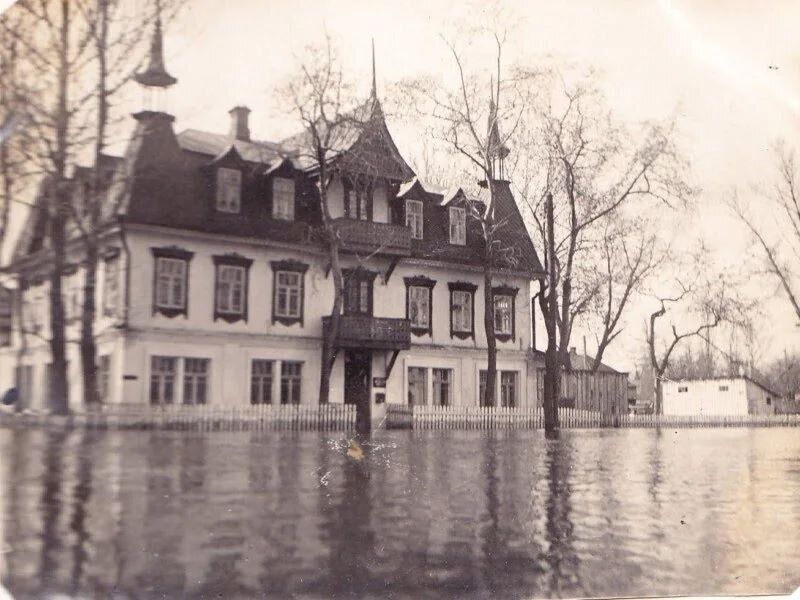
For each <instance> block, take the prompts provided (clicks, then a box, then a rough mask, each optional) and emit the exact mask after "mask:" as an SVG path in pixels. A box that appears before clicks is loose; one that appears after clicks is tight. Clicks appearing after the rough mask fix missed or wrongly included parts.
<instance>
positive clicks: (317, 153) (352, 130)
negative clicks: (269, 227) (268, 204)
mask: <svg viewBox="0 0 800 600" xmlns="http://www.w3.org/2000/svg"><path fill="white" fill-rule="evenodd" d="M285 95H286V96H287V97H288V98H289V99H290V101H291V103H292V108H293V111H294V112H295V114H296V116H297V117H298V118H299V119H300V122H301V123H302V126H303V133H302V134H301V135H299V136H297V137H296V138H294V139H292V140H291V141H290V142H289V143H288V144H287V145H289V146H291V147H293V148H294V149H295V150H296V154H295V158H296V159H298V160H300V161H303V162H308V163H310V164H311V165H312V170H313V171H314V174H315V177H316V183H317V192H318V196H319V209H320V215H321V219H322V224H321V235H322V239H323V242H324V244H325V245H326V247H327V250H328V258H329V260H330V272H331V275H332V277H333V289H334V295H333V305H332V307H331V312H330V318H329V320H328V326H327V329H326V331H325V334H324V335H323V343H322V361H321V366H320V383H319V399H320V400H319V401H320V403H322V404H325V403H327V402H328V399H329V396H330V377H331V372H332V369H333V363H334V360H335V358H336V340H337V338H338V335H339V321H340V316H341V313H342V304H343V287H344V281H343V274H342V263H341V256H340V255H341V250H342V242H341V237H340V232H339V228H338V227H337V226H336V222H335V220H334V218H333V216H332V213H331V205H330V201H329V186H330V184H331V183H332V182H333V180H334V177H335V176H336V175H337V174H338V173H339V172H340V167H341V166H342V165H341V162H337V159H339V158H341V157H343V156H345V155H346V153H347V152H348V151H349V150H351V148H352V146H353V143H354V142H355V141H356V139H357V138H358V135H359V133H360V132H361V131H363V129H364V127H365V126H366V124H367V123H368V122H369V121H370V120H371V119H372V118H373V117H376V116H377V115H376V112H375V111H380V110H381V108H380V104H379V102H378V99H377V97H376V94H375V89H374V85H373V94H372V96H371V98H370V99H369V100H368V101H367V103H366V104H363V105H362V106H359V107H355V108H354V106H355V101H354V96H353V93H352V87H351V86H350V85H349V84H348V83H347V82H346V80H345V77H344V74H343V73H342V70H341V67H340V65H339V61H338V57H337V56H336V52H335V49H334V48H333V46H332V43H331V40H330V37H328V36H327V35H326V38H325V44H324V45H323V46H319V47H310V48H307V49H306V52H305V58H304V59H303V61H302V64H301V65H300V67H299V69H298V75H297V76H296V77H295V78H293V79H291V80H290V81H289V82H288V83H287V84H286V86H285ZM350 158H351V160H353V159H355V160H356V162H357V163H358V164H359V166H360V167H362V168H367V169H368V167H369V161H368V157H365V156H358V157H350Z"/></svg>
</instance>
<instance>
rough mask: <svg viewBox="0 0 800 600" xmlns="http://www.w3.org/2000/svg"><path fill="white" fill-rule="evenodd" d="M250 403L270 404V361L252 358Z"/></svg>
mask: <svg viewBox="0 0 800 600" xmlns="http://www.w3.org/2000/svg"><path fill="white" fill-rule="evenodd" d="M250 404H272V361H271V360H260V359H257V360H254V361H253V363H252V369H251V374H250Z"/></svg>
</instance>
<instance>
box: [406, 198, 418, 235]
mask: <svg viewBox="0 0 800 600" xmlns="http://www.w3.org/2000/svg"><path fill="white" fill-rule="evenodd" d="M406 227H410V228H411V237H412V238H413V239H415V240H421V239H422V202H421V201H420V200H406Z"/></svg>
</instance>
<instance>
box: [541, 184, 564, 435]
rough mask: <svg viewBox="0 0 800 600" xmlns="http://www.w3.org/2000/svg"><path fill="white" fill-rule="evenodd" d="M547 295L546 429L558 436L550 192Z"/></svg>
mask: <svg viewBox="0 0 800 600" xmlns="http://www.w3.org/2000/svg"><path fill="white" fill-rule="evenodd" d="M545 211H546V215H545V219H546V221H547V279H548V282H547V296H546V297H545V294H541V295H540V297H539V298H540V304H541V307H542V314H543V315H544V318H545V328H546V330H547V351H546V353H545V363H544V373H545V375H544V431H545V436H546V437H548V438H554V437H558V431H559V423H558V399H559V396H560V392H561V361H560V360H559V356H558V338H557V336H558V332H557V327H556V325H557V320H558V290H557V289H556V249H555V223H554V221H555V219H554V216H553V196H552V194H548V195H547V202H546V205H545Z"/></svg>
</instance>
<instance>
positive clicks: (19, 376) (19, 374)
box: [14, 365, 33, 408]
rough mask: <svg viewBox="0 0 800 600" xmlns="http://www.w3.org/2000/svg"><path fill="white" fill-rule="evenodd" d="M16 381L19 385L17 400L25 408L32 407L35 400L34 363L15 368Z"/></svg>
mask: <svg viewBox="0 0 800 600" xmlns="http://www.w3.org/2000/svg"><path fill="white" fill-rule="evenodd" d="M14 381H15V383H16V386H17V396H18V398H19V399H18V400H17V402H20V403H21V404H20V406H21V407H23V408H27V407H30V405H31V401H32V400H33V365H23V366H19V367H16V368H15V369H14Z"/></svg>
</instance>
